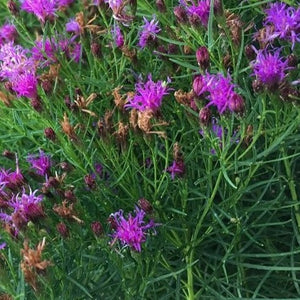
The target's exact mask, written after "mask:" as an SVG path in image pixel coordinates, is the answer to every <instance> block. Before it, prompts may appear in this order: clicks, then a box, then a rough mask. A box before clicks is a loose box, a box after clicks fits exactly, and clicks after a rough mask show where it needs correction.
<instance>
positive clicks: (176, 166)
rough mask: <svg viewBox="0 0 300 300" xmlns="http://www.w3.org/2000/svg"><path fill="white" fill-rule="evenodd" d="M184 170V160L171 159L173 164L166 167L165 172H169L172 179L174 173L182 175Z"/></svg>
mask: <svg viewBox="0 0 300 300" xmlns="http://www.w3.org/2000/svg"><path fill="white" fill-rule="evenodd" d="M184 170H185V166H184V162H183V161H176V160H174V161H173V164H172V165H171V166H169V167H168V168H167V170H166V171H167V172H169V173H170V174H171V178H172V180H174V178H175V175H178V176H181V175H183V173H184Z"/></svg>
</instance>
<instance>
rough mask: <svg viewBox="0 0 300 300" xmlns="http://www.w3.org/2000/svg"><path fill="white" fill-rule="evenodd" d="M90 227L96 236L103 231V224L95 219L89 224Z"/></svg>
mask: <svg viewBox="0 0 300 300" xmlns="http://www.w3.org/2000/svg"><path fill="white" fill-rule="evenodd" d="M91 229H92V231H93V233H94V234H95V235H96V236H97V237H99V236H101V235H103V233H104V230H103V226H102V224H101V223H100V222H98V221H95V222H93V223H92V224H91Z"/></svg>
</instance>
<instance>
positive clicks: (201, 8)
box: [186, 0, 210, 27]
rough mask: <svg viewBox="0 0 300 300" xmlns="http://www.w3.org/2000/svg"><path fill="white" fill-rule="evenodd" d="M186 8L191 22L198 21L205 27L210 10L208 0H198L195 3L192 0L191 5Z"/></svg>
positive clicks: (196, 22)
mask: <svg viewBox="0 0 300 300" xmlns="http://www.w3.org/2000/svg"><path fill="white" fill-rule="evenodd" d="M186 10H187V14H188V16H189V19H190V22H191V23H192V24H194V23H195V24H198V23H200V24H201V25H203V26H204V27H207V24H208V18H209V10H210V0H203V1H198V3H197V5H196V4H195V3H194V2H192V5H191V6H187V8H186Z"/></svg>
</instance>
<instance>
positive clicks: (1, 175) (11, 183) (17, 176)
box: [0, 156, 24, 190]
mask: <svg viewBox="0 0 300 300" xmlns="http://www.w3.org/2000/svg"><path fill="white" fill-rule="evenodd" d="M0 182H1V184H0V185H2V186H3V185H5V186H6V187H7V188H9V189H10V190H17V189H19V188H20V187H21V186H23V184H24V177H23V174H22V173H21V170H20V168H19V161H18V157H17V156H16V170H15V171H13V172H10V170H5V169H1V170H0Z"/></svg>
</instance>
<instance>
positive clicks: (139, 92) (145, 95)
mask: <svg viewBox="0 0 300 300" xmlns="http://www.w3.org/2000/svg"><path fill="white" fill-rule="evenodd" d="M169 82H170V79H168V81H167V82H163V81H161V80H160V81H158V82H154V81H152V76H151V74H149V75H148V81H147V82H146V83H142V82H139V83H137V84H136V85H135V91H136V93H135V96H134V97H133V98H132V99H130V100H129V102H128V103H127V104H125V106H124V107H125V108H135V109H137V110H138V111H145V110H151V111H153V112H156V111H157V110H158V109H159V107H160V106H161V103H162V98H163V96H164V95H167V94H168V91H169V89H168V88H167V84H168V83H169Z"/></svg>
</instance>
